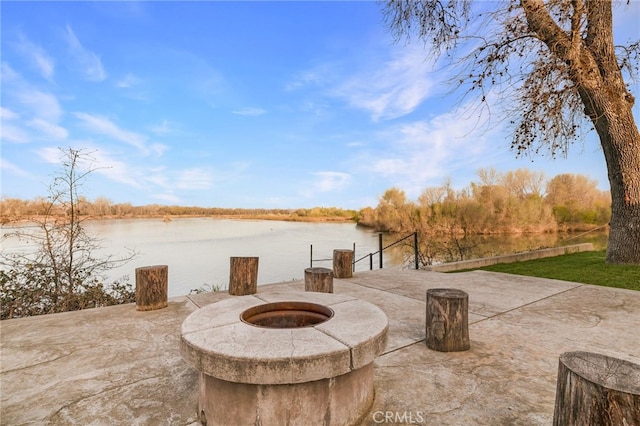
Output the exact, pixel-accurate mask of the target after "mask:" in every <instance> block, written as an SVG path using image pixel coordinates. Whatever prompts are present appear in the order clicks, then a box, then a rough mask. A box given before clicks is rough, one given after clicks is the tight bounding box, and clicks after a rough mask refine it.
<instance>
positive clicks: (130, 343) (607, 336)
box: [0, 269, 640, 425]
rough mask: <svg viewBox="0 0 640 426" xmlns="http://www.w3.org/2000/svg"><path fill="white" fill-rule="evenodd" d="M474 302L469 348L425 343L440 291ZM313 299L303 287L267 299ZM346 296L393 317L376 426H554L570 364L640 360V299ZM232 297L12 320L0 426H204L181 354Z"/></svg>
mask: <svg viewBox="0 0 640 426" xmlns="http://www.w3.org/2000/svg"><path fill="white" fill-rule="evenodd" d="M439 287H447V288H457V289H460V290H464V291H466V292H467V293H468V294H469V333H470V339H471V349H470V350H468V351H465V352H449V353H443V352H436V351H432V350H430V349H428V348H427V347H426V345H425V342H424V338H425V300H426V290H427V289H429V288H439ZM303 290H304V283H303V282H302V281H291V282H285V283H278V284H271V285H267V286H260V287H259V288H258V293H257V295H256V296H258V297H259V296H260V294H266V293H271V292H281V291H300V292H302V291H303ZM334 292H335V293H343V294H348V295H350V296H353V297H356V298H358V299H362V300H365V301H368V302H371V303H373V304H375V305H377V306H379V307H380V308H381V309H382V310H383V311H384V312H385V313H386V315H387V316H388V318H389V341H388V344H387V347H386V349H385V351H384V353H383V355H382V356H381V357H380V358H378V360H377V361H376V363H375V369H374V380H375V387H376V396H375V401H374V404H373V407H372V409H371V411H370V413H369V415H367V416H366V418H365V421H364V424H367V425H374V424H424V425H549V424H551V421H552V418H553V407H554V401H555V389H556V375H557V369H558V358H559V356H560V354H561V353H563V352H567V351H576V350H583V351H590V352H597V353H602V354H605V355H609V356H612V357H616V358H621V359H625V360H628V361H631V362H634V363H637V364H638V363H640V292H635V291H631V290H622V289H613V288H606V287H597V286H592V285H581V284H577V283H570V282H564V281H557V280H550V279H540V278H530V277H523V276H515V275H507V274H499V273H492V272H484V271H474V272H466V273H458V274H443V273H438V272H429V271H414V270H401V271H400V270H391V269H384V270H377V271H371V272H358V273H356V274H354V276H353V278H349V279H335V280H334ZM228 297H233V296H229V295H228V294H227V293H226V292H219V293H203V294H199V295H190V296H184V297H178V298H172V299H170V301H169V306H168V307H167V308H165V309H161V310H157V311H147V312H138V311H136V310H135V305H131V304H130V305H121V306H115V307H109V308H100V309H90V310H86V311H79V312H68V313H62V314H54V315H45V316H41V317H33V318H25V319H17V320H7V321H2V322H1V323H0V331H1V358H0V362H1V376H0V386H1V387H0V392H1V401H0V402H1V406H0V424H2V425H24V424H34V425H36V424H37V425H41V424H51V425H112V424H122V425H189V424H198V423H197V415H196V410H197V384H198V375H197V372H196V371H195V370H194V369H192V368H191V367H189V366H188V364H187V363H186V362H185V361H184V360H183V359H182V357H181V356H180V326H181V324H182V322H183V321H184V319H185V318H186V317H187V316H188V315H189V314H190V313H192V312H194V311H195V310H197V309H198V308H200V307H202V306H205V305H207V304H210V303H213V302H216V301H219V300H221V299H224V298H228Z"/></svg>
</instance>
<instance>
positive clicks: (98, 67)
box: [66, 25, 107, 82]
mask: <svg viewBox="0 0 640 426" xmlns="http://www.w3.org/2000/svg"><path fill="white" fill-rule="evenodd" d="M66 30H67V31H66V39H67V43H68V45H69V49H70V52H71V55H72V56H73V57H74V59H75V60H76V62H77V63H78V65H79V66H80V68H81V72H82V73H83V74H84V75H85V77H86V78H87V80H89V81H96V82H100V81H104V80H105V79H106V78H107V73H106V72H105V70H104V68H103V66H102V61H101V60H100V57H99V56H98V55H97V54H95V53H94V52H92V51H90V50H88V49H86V48H85V47H84V46H83V45H82V43H80V40H78V37H76V35H75V33H74V32H73V29H71V26H69V25H67V27H66Z"/></svg>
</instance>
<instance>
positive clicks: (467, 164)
mask: <svg viewBox="0 0 640 426" xmlns="http://www.w3.org/2000/svg"><path fill="white" fill-rule="evenodd" d="M463 111H468V106H467V105H463V106H461V107H460V109H459V110H456V111H452V112H449V113H446V114H442V115H440V116H437V117H435V118H433V119H431V120H429V121H416V122H410V123H405V124H400V125H396V126H392V127H390V128H388V129H387V130H386V131H385V132H384V133H382V134H378V135H377V136H376V138H377V140H379V141H383V142H382V146H381V147H380V148H379V150H378V151H376V152H374V151H369V152H365V153H363V154H362V155H360V156H359V157H358V158H357V159H356V161H355V164H358V166H355V167H356V168H357V169H358V171H359V172H360V173H363V174H366V173H374V174H376V175H379V176H382V177H385V178H388V179H389V180H390V181H391V185H394V186H399V187H401V188H403V189H404V190H405V191H407V193H408V195H410V196H417V195H418V194H419V193H420V192H421V191H422V190H423V189H424V188H425V187H427V186H434V185H440V184H441V183H442V181H443V179H444V178H446V177H450V176H454V175H460V174H465V173H468V172H469V171H470V170H471V171H474V170H475V169H477V168H478V167H481V166H483V165H486V164H488V163H490V160H491V158H492V157H493V156H494V155H495V152H496V151H500V152H501V150H502V148H500V147H499V146H497V145H495V144H493V146H492V141H493V140H496V139H498V140H499V139H500V138H499V137H498V136H497V134H498V133H499V132H500V131H501V128H499V127H496V128H494V129H491V130H487V129H486V128H478V126H477V120H478V119H477V118H476V117H472V116H470V115H468V114H466V113H465V112H463ZM389 141H393V142H389ZM365 165H366V166H365Z"/></svg>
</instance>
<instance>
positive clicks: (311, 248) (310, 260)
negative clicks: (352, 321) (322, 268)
mask: <svg viewBox="0 0 640 426" xmlns="http://www.w3.org/2000/svg"><path fill="white" fill-rule="evenodd" d="M309 267H310V268H313V244H311V246H310V251H309Z"/></svg>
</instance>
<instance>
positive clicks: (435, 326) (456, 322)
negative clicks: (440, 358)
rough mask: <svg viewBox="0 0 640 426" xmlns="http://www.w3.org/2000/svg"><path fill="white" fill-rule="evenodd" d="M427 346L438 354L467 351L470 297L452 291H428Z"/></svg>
mask: <svg viewBox="0 0 640 426" xmlns="http://www.w3.org/2000/svg"><path fill="white" fill-rule="evenodd" d="M426 320H427V321H426V324H427V326H426V334H427V337H426V344H427V347H428V348H429V349H433V350H436V351H440V352H456V351H466V350H467V349H469V347H470V343H469V295H468V294H467V293H465V292H464V291H462V290H456V289H452V288H434V289H430V290H427V318H426Z"/></svg>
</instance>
